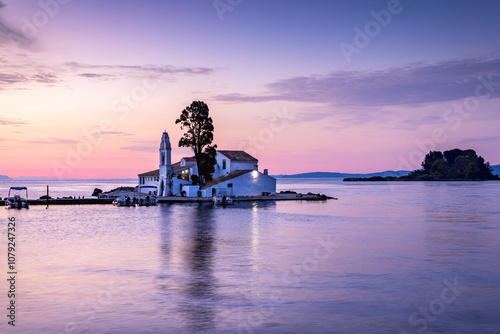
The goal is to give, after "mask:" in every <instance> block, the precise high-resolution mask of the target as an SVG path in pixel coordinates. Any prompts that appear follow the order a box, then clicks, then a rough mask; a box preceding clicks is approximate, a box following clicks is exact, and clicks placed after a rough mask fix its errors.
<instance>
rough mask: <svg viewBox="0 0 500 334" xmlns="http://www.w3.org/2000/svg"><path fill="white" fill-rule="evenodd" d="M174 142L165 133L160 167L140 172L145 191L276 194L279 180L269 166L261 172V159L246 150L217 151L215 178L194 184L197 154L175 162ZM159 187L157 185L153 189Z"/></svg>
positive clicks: (140, 179) (140, 183) (206, 194)
mask: <svg viewBox="0 0 500 334" xmlns="http://www.w3.org/2000/svg"><path fill="white" fill-rule="evenodd" d="M171 151H172V148H171V145H170V138H169V136H168V133H167V132H163V135H162V137H161V142H160V165H159V166H160V167H159V169H156V170H153V171H150V172H146V173H142V174H139V175H138V177H139V187H140V189H141V191H142V192H145V193H149V192H152V189H156V190H155V192H156V193H157V194H158V195H160V196H168V195H169V194H171V195H179V194H180V193H181V192H182V191H184V192H185V193H186V196H190V197H196V196H203V197H208V196H213V195H215V194H227V195H232V196H251V195H261V194H262V193H269V194H274V193H276V179H275V178H273V177H271V176H269V175H268V173H267V169H265V170H264V173H261V172H259V170H258V168H259V161H258V160H257V159H256V158H254V157H252V156H251V155H250V154H248V153H246V152H245V151H230V150H220V151H217V155H216V157H215V159H216V161H217V163H216V164H215V166H214V169H215V172H214V173H213V180H212V181H210V182H207V183H206V184H205V185H204V187H203V188H201V189H200V187H199V186H195V185H192V182H191V180H192V179H191V177H192V176H193V175H198V167H197V165H196V159H195V158H194V157H184V158H182V159H181V160H180V161H179V162H177V163H174V164H172V163H171ZM152 187H155V188H152Z"/></svg>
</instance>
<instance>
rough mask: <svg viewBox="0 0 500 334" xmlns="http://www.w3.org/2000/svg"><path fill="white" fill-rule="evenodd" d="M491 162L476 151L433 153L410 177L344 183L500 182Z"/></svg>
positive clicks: (353, 179)
mask: <svg viewBox="0 0 500 334" xmlns="http://www.w3.org/2000/svg"><path fill="white" fill-rule="evenodd" d="M492 171H493V169H492V168H491V166H490V163H489V162H485V161H484V158H483V157H482V156H478V155H477V154H476V151H474V150H471V149H468V150H461V149H458V148H455V149H452V150H449V151H444V152H440V151H431V152H429V153H427V154H426V155H425V159H424V161H423V162H422V169H417V170H414V171H412V172H410V173H409V174H408V175H405V176H401V177H395V176H386V177H381V176H374V177H369V178H363V177H356V178H345V179H344V181H478V180H500V177H499V176H498V175H493V173H492Z"/></svg>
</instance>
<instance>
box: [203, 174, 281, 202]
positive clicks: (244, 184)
mask: <svg viewBox="0 0 500 334" xmlns="http://www.w3.org/2000/svg"><path fill="white" fill-rule="evenodd" d="M229 183H232V184H233V187H232V190H231V188H228V184H229ZM212 188H215V189H216V190H217V193H219V191H221V190H222V191H225V192H227V193H228V194H229V195H232V196H256V195H262V193H263V192H268V193H271V194H276V179H275V178H274V177H271V176H269V175H264V174H262V173H260V172H257V171H255V172H249V173H246V174H243V175H241V176H239V177H235V178H234V179H231V180H228V181H225V182H222V183H219V184H217V185H215V186H213V187H209V188H207V189H205V195H204V196H207V197H209V196H212ZM231 191H232V193H231Z"/></svg>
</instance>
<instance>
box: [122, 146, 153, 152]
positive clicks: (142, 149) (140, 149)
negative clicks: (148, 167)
mask: <svg viewBox="0 0 500 334" xmlns="http://www.w3.org/2000/svg"><path fill="white" fill-rule="evenodd" d="M120 150H127V151H133V152H158V147H156V146H125V147H120Z"/></svg>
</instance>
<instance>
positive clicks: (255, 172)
mask: <svg viewBox="0 0 500 334" xmlns="http://www.w3.org/2000/svg"><path fill="white" fill-rule="evenodd" d="M257 176H259V172H258V171H256V170H253V171H252V177H253V178H254V179H256V178H257Z"/></svg>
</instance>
